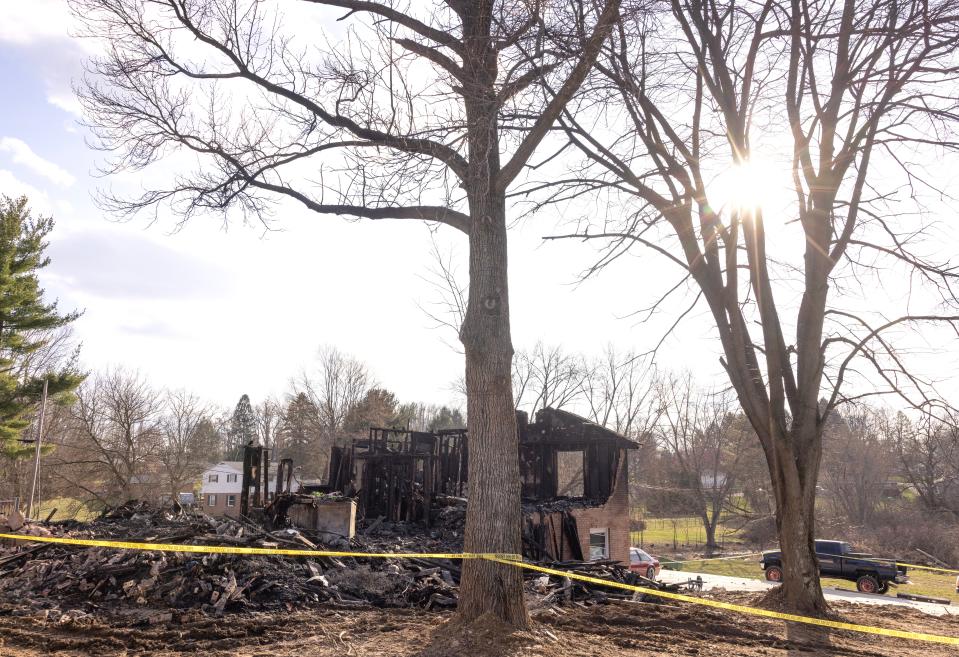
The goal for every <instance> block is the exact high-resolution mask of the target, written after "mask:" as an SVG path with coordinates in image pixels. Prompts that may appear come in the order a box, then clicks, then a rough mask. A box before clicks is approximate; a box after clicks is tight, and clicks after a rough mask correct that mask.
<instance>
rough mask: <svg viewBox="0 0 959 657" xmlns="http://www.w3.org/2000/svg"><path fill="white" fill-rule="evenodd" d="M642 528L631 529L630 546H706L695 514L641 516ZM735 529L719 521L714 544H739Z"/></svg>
mask: <svg viewBox="0 0 959 657" xmlns="http://www.w3.org/2000/svg"><path fill="white" fill-rule="evenodd" d="M643 522H644V523H645V529H642V530H633V532H632V542H633V545H639V546H641V547H650V548H659V549H663V548H666V549H673V550H684V549H685V550H701V549H703V548H705V547H706V530H705V529H703V523H702V520H700V519H699V518H697V517H695V516H686V517H682V516H680V517H676V518H649V517H647V518H645V519H644V520H643ZM740 542H741V541H740V538H739V532H738V530H736V529H733V528H730V527H726V526H725V525H724V524H722V523H720V525H719V527H717V528H716V543H718V544H719V546H720V548H722V549H726V548H727V547H733V546H736V545H738V544H739V543H740Z"/></svg>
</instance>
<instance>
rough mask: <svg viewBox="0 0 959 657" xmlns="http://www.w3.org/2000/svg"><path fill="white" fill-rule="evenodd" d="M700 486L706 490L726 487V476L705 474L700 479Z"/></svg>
mask: <svg viewBox="0 0 959 657" xmlns="http://www.w3.org/2000/svg"><path fill="white" fill-rule="evenodd" d="M699 483H700V485H701V486H702V487H703V488H704V489H706V490H715V489H717V488H722V487H723V486H725V485H726V475H725V474H723V473H721V472H720V473H718V474H709V473H703V474H702V476H701V477H700V478H699Z"/></svg>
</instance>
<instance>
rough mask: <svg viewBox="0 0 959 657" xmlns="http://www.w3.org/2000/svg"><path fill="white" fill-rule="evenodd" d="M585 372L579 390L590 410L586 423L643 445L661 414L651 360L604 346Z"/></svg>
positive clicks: (610, 346)
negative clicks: (594, 423) (621, 353)
mask: <svg viewBox="0 0 959 657" xmlns="http://www.w3.org/2000/svg"><path fill="white" fill-rule="evenodd" d="M585 370H586V371H585V376H584V378H583V380H582V383H581V384H580V387H581V390H582V394H583V398H584V400H585V402H586V403H587V404H588V406H589V419H591V420H592V421H593V422H596V423H597V424H601V425H603V426H604V427H607V428H609V429H612V430H613V431H616V432H617V433H619V434H621V435H623V436H626V437H627V438H631V439H633V440H637V441H639V442H640V443H643V442H646V441H647V438H648V437H649V433H650V430H651V429H652V427H653V426H655V425H656V423H657V422H658V421H659V418H660V415H661V414H662V405H661V403H660V401H659V398H658V393H657V389H656V388H657V386H656V383H657V374H656V370H655V368H654V367H653V366H652V363H651V362H650V359H649V358H647V357H643V356H640V355H638V354H635V353H633V352H627V353H625V354H623V355H622V356H621V355H620V354H619V353H617V351H616V349H615V347H613V346H612V345H607V346H606V348H605V350H604V351H603V354H602V355H601V356H600V357H598V358H597V359H596V360H595V362H594V363H593V364H592V365H590V366H588V367H586V368H585Z"/></svg>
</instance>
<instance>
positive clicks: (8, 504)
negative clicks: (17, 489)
mask: <svg viewBox="0 0 959 657" xmlns="http://www.w3.org/2000/svg"><path fill="white" fill-rule="evenodd" d="M19 510H20V498H19V497H14V498H13V499H12V500H0V516H8V515H10V514H11V513H13V512H14V511H19Z"/></svg>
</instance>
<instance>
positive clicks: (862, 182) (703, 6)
mask: <svg viewBox="0 0 959 657" xmlns="http://www.w3.org/2000/svg"><path fill="white" fill-rule="evenodd" d="M622 14H623V20H622V21H621V22H620V23H619V25H618V27H617V29H616V30H615V31H614V38H613V39H611V40H610V41H609V42H608V45H607V47H605V48H604V51H603V54H602V55H601V56H600V58H599V61H598V63H597V66H596V71H597V74H596V76H595V78H591V79H590V81H589V82H588V83H587V87H586V93H584V95H583V101H582V103H581V104H580V105H578V106H576V107H570V108H568V110H567V111H566V112H565V114H564V116H563V117H562V121H563V127H564V129H565V130H566V134H567V136H568V137H569V139H570V140H571V143H572V144H574V145H575V146H576V147H577V148H579V149H580V151H581V152H582V153H584V154H585V156H586V158H585V160H584V163H583V166H582V167H581V168H579V169H577V170H576V171H574V172H573V174H572V175H566V176H555V177H554V178H553V179H552V180H543V181H542V182H541V183H539V184H538V185H533V184H531V185H530V186H528V187H527V189H526V191H527V192H529V193H530V194H531V195H532V194H535V196H531V198H535V199H538V200H537V203H542V202H543V199H542V198H541V196H542V192H543V190H548V197H547V198H546V199H545V200H546V201H550V200H568V199H570V198H575V197H577V196H581V195H584V194H591V195H600V197H601V199H602V200H601V202H597V203H596V204H595V206H591V208H595V207H608V208H609V209H610V210H609V213H608V214H606V215H605V216H604V215H603V213H602V212H596V211H595V210H593V209H591V212H590V215H591V216H590V217H589V218H587V219H584V221H583V225H582V226H580V227H579V228H578V229H577V230H576V231H575V232H574V233H572V234H571V235H567V236H565V237H575V238H580V239H589V240H594V239H598V240H603V242H602V244H603V245H604V246H603V251H602V254H601V256H600V260H599V261H598V262H597V263H596V265H595V267H593V269H592V271H598V270H600V269H602V268H603V266H604V265H606V264H607V263H609V262H610V261H612V260H614V259H615V258H616V257H617V256H618V255H620V254H622V253H624V252H627V251H629V250H631V249H634V248H643V249H648V250H650V251H651V252H652V253H654V254H657V255H658V256H660V257H661V258H662V259H663V262H665V263H668V264H669V265H670V266H673V267H675V271H676V272H677V274H678V275H677V278H676V279H675V282H670V283H668V284H665V285H662V286H660V287H658V288H657V296H658V299H657V300H656V301H654V302H653V303H652V304H650V305H649V307H648V308H647V310H648V311H649V312H650V313H651V312H654V311H655V310H657V309H663V308H665V307H666V306H665V305H664V304H666V303H667V302H669V300H670V299H671V298H672V297H673V296H675V295H677V294H683V293H687V292H688V295H689V297H691V300H690V299H689V298H687V300H686V302H684V304H683V308H684V309H685V310H684V311H683V312H682V313H680V316H679V318H678V319H677V321H676V323H678V322H679V321H680V320H681V319H682V318H683V317H686V316H687V315H689V314H690V313H691V312H692V311H693V309H694V308H696V307H697V306H698V305H699V304H700V303H703V304H705V307H706V308H707V309H708V313H709V316H710V317H711V323H712V325H713V328H714V330H715V332H716V334H717V336H718V337H719V341H720V344H721V347H722V354H723V357H722V359H721V362H722V365H723V367H724V368H725V370H726V373H727V375H728V378H729V381H730V382H731V384H732V386H733V388H734V389H735V391H736V394H737V396H738V398H739V401H740V403H741V405H742V408H743V411H744V412H745V413H746V415H747V417H748V418H749V421H750V422H751V423H752V425H753V427H754V429H755V430H756V433H757V434H758V437H759V440H760V442H761V444H762V447H763V450H764V453H765V456H766V461H767V464H768V467H769V470H770V476H771V480H772V487H773V492H774V496H775V499H776V523H777V529H778V534H779V541H780V545H781V548H782V550H783V555H784V558H783V563H784V568H785V572H784V583H783V589H782V593H783V596H784V601H785V603H786V604H787V605H788V606H789V607H790V608H792V609H796V610H800V611H804V612H810V613H814V612H822V611H824V610H825V608H826V604H825V601H824V599H823V596H822V591H821V587H820V585H819V577H818V567H817V562H816V557H815V553H814V548H813V538H814V537H813V531H814V527H815V508H814V507H815V498H816V483H817V480H818V475H819V466H820V461H821V455H822V432H823V427H824V424H825V422H826V420H827V419H828V417H829V414H830V413H831V412H832V410H833V409H834V408H836V406H837V405H838V404H840V403H842V402H844V401H847V400H849V399H853V398H860V397H862V396H864V395H870V394H880V393H890V394H897V395H900V396H901V397H903V398H904V399H905V400H906V401H907V402H908V403H910V404H913V405H915V406H920V407H922V408H923V409H924V410H925V411H926V412H932V410H933V408H934V407H935V406H936V405H937V404H938V403H939V402H937V398H936V396H935V393H934V392H933V391H932V390H931V389H930V387H929V385H928V381H926V380H925V379H923V378H922V377H920V376H917V375H916V374H915V373H914V372H912V371H910V370H909V369H908V367H907V361H906V360H905V359H904V355H903V354H902V353H899V352H898V351H897V350H896V348H895V347H896V345H897V344H899V345H902V342H901V339H902V337H903V332H904V331H905V330H906V329H907V328H909V327H915V326H917V325H921V324H923V323H925V322H938V321H948V322H951V323H954V322H956V320H957V316H956V315H955V314H954V310H951V309H952V308H954V307H955V305H956V300H955V296H954V294H953V287H952V285H953V283H954V280H955V277H956V276H957V273H956V272H955V271H954V268H953V265H952V264H950V263H949V262H939V261H937V260H935V259H933V258H930V257H928V255H926V251H925V248H926V247H925V246H924V241H927V240H928V239H929V238H930V237H931V236H932V235H934V233H933V232H932V229H931V224H930V222H929V220H928V218H927V216H928V215H927V214H926V213H924V212H923V210H924V205H923V202H922V198H923V194H924V191H925V190H928V189H929V187H928V186H929V185H930V182H931V181H930V179H928V178H926V177H924V176H923V174H922V164H921V162H922V158H928V160H930V161H932V160H937V159H938V157H939V156H941V154H942V153H944V152H950V151H954V150H955V148H956V146H957V145H959V144H957V142H956V141H955V139H954V138H953V137H952V135H953V132H954V127H955V121H956V118H957V116H959V106H957V97H956V95H955V94H953V93H951V92H944V91H942V90H944V89H951V88H953V87H954V86H955V80H956V74H957V59H956V50H957V46H959V2H956V0H940V1H937V2H928V1H924V0H907V1H905V2H887V1H885V0H871V1H869V2H854V1H853V0H845V1H844V2H841V3H831V2H825V1H820V0H792V1H791V2H785V1H776V0H764V1H762V2H740V1H737V0H729V1H726V2H703V1H702V0H672V1H671V2H662V3H649V2H646V1H645V0H636V1H635V2H629V3H625V6H624V9H623V12H622ZM776 143H779V144H785V145H787V147H788V149H789V153H788V155H787V156H786V158H785V159H786V160H787V161H788V162H789V163H790V164H791V173H792V177H791V178H792V180H791V189H790V194H791V197H792V199H793V201H792V203H791V204H790V206H789V208H788V209H785V210H783V211H781V212H782V214H781V216H775V217H774V218H773V221H774V222H777V223H779V224H783V225H785V226H786V228H784V230H786V231H792V232H793V235H794V238H793V239H791V240H788V241H783V240H778V241H777V240H773V239H771V238H770V236H769V235H768V231H767V229H768V228H769V224H768V223H767V221H766V219H767V217H765V216H764V210H763V208H762V207H761V206H759V205H758V204H757V203H755V202H754V201H750V200H749V199H748V198H738V199H733V200H732V201H731V202H729V203H726V204H723V203H721V202H719V201H718V200H717V199H718V196H719V193H721V192H723V191H725V190H722V189H719V190H717V185H715V184H714V180H715V179H716V178H717V176H719V174H721V173H722V172H724V171H728V170H731V171H733V172H734V173H735V172H737V171H739V172H749V171H750V170H752V171H755V170H756V167H761V166H763V165H762V164H761V160H762V157H763V156H762V153H763V150H764V148H765V149H768V148H769V145H770V144H776ZM740 175H744V174H743V173H740ZM557 180H559V181H560V182H559V183H557ZM750 184H752V185H754V186H755V185H758V184H761V183H759V182H757V181H753V182H752V183H750V182H748V181H746V182H744V183H743V186H749V185H750ZM787 184H788V183H787ZM933 191H935V190H933ZM517 193H519V192H517ZM776 212H777V214H779V213H780V211H779V210H776ZM557 237H560V236H557ZM777 246H778V247H780V248H777ZM790 246H796V247H798V248H793V249H790V248H789V247H790ZM890 271H893V272H896V274H895V276H896V277H897V278H899V279H900V280H903V281H909V284H915V285H916V286H920V285H921V286H924V287H925V288H926V289H925V292H924V294H923V295H920V296H922V297H925V298H929V297H932V298H933V301H934V302H935V301H939V302H941V303H940V305H938V306H937V305H936V304H935V303H934V302H933V303H931V304H929V307H930V309H929V310H928V311H925V310H923V311H920V312H915V311H913V310H912V309H911V308H910V307H907V306H905V305H904V304H903V301H902V299H903V298H904V297H906V296H907V295H908V290H909V288H908V286H907V285H903V286H902V293H900V291H899V290H897V291H895V292H893V291H892V290H890V292H889V294H888V295H887V299H886V301H887V302H888V304H889V306H890V308H898V310H896V311H895V312H896V313H897V314H894V315H891V318H890V316H889V315H888V314H881V313H880V312H878V311H877V303H876V298H875V297H876V294H877V292H881V291H882V290H883V285H882V283H881V282H879V280H878V277H879V276H880V275H882V276H883V277H884V278H883V280H890V277H887V276H886V275H887V273H888V272H890ZM867 289H868V290H869V295H870V297H871V298H870V300H869V301H868V302H866V303H863V301H862V296H863V292H864V291H865V290H867ZM660 291H661V292H662V294H661V295H660V294H659V292H660ZM794 299H795V301H793V300H794ZM913 302H914V303H916V304H919V303H921V301H920V297H919V296H916V297H913ZM943 307H946V308H947V310H946V313H945V314H943V313H942V308H943ZM899 312H901V313H903V314H901V315H899V314H898V313H899ZM673 326H675V324H674V325H673ZM790 334H793V337H792V338H790V337H788V336H789V335H790ZM867 369H868V370H871V374H869V373H868V372H867ZM821 399H823V402H822V403H820V400H821Z"/></svg>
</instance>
